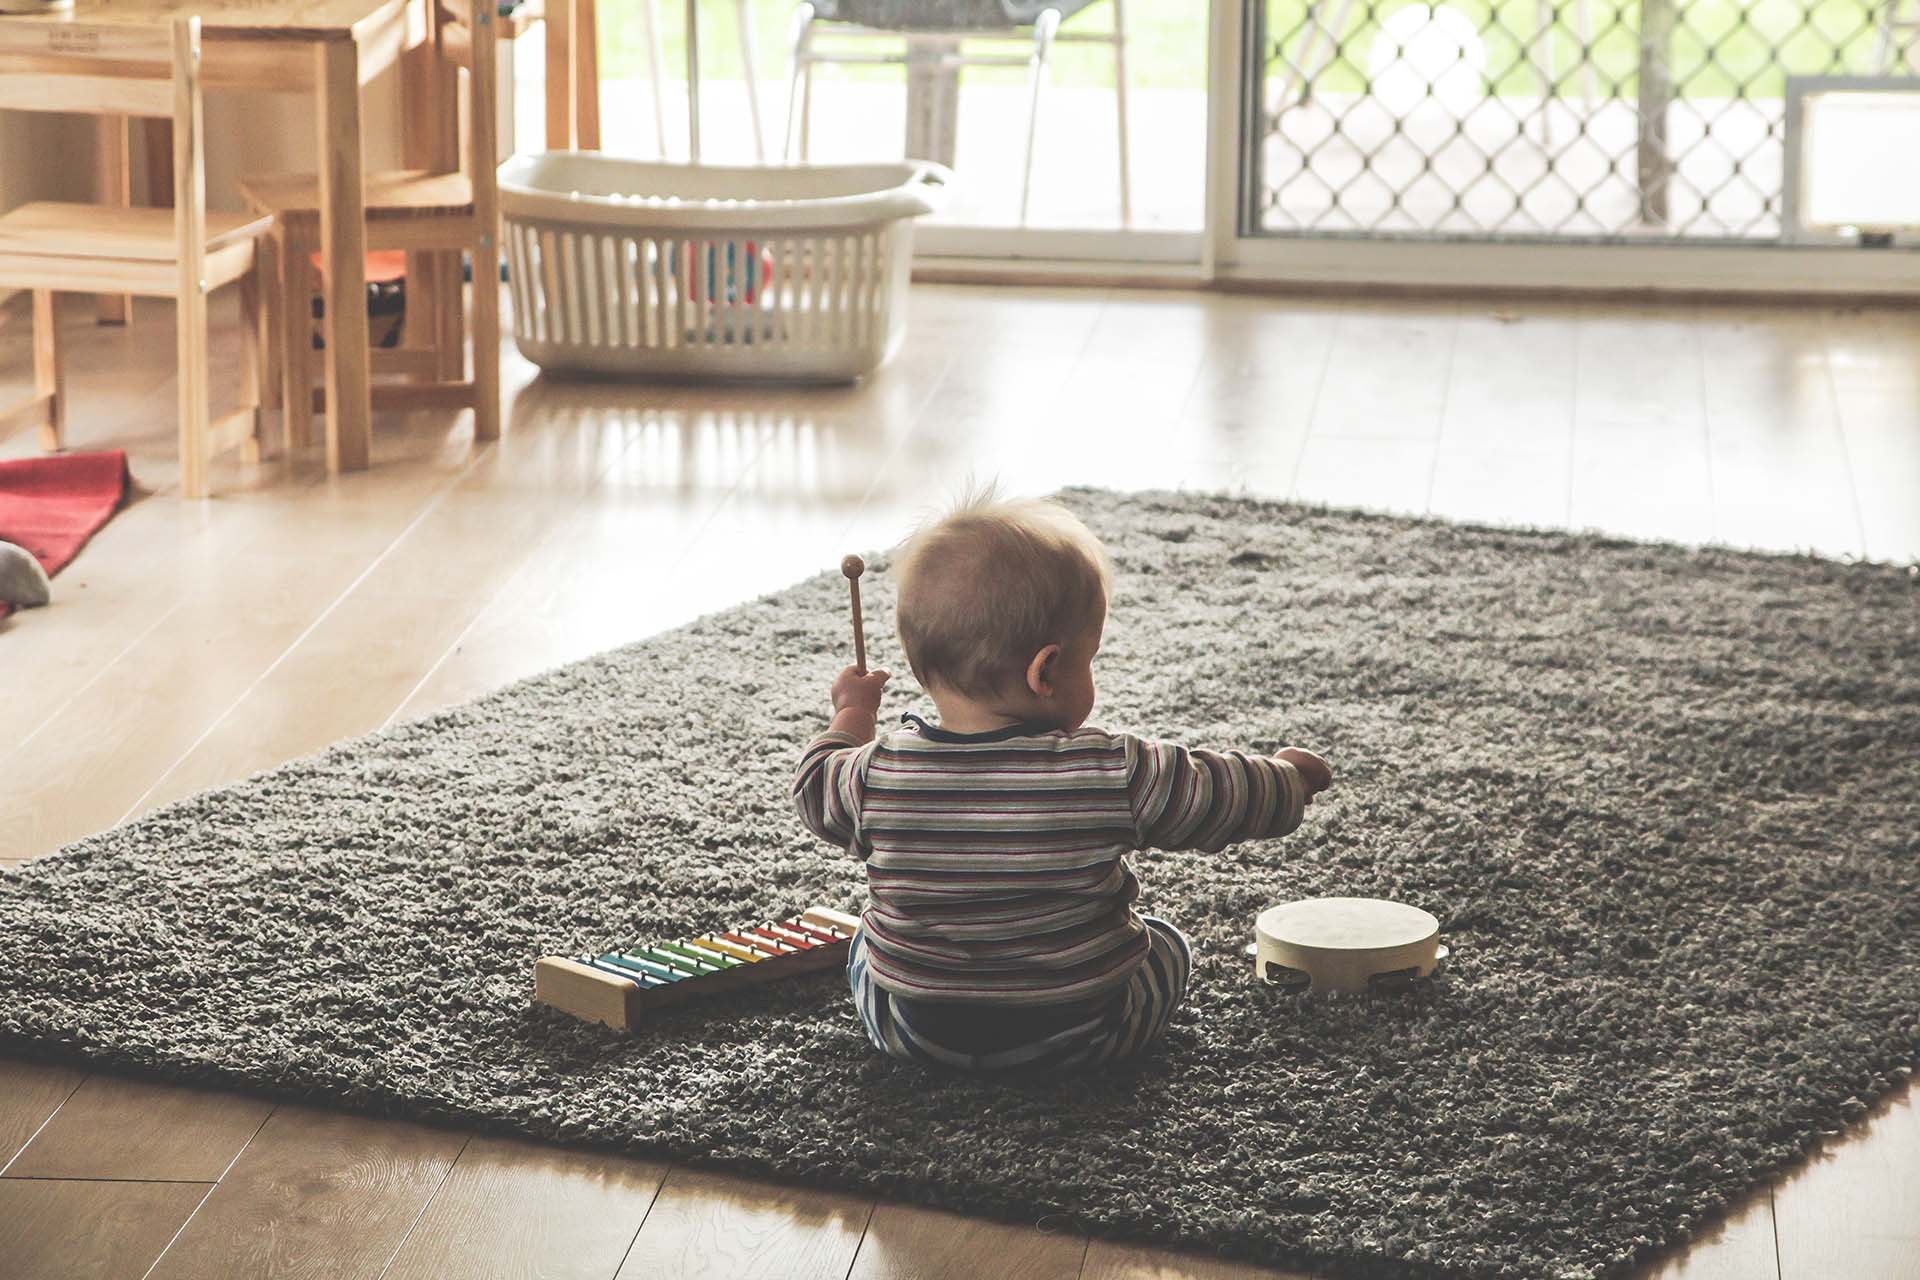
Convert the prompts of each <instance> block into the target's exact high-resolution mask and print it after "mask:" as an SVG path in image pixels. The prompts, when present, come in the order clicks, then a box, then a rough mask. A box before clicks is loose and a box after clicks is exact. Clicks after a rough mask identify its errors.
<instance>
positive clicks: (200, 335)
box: [176, 290, 213, 499]
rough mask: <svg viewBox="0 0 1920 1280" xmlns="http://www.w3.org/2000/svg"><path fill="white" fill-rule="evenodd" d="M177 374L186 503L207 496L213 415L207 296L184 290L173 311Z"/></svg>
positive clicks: (181, 477)
mask: <svg viewBox="0 0 1920 1280" xmlns="http://www.w3.org/2000/svg"><path fill="white" fill-rule="evenodd" d="M176 312H177V327H178V329H179V333H178V335H177V336H178V341H179V348H180V371H179V374H178V378H177V381H178V383H179V387H180V491H181V493H182V494H184V495H185V496H186V497H187V498H189V499H199V498H204V497H206V496H207V470H208V465H209V463H210V462H211V460H212V459H211V457H210V454H211V452H212V451H211V449H210V447H209V446H210V444H211V440H210V439H209V434H210V432H211V428H212V425H213V417H212V414H211V413H210V412H209V410H208V405H207V381H208V378H207V295H206V293H205V292H203V291H200V290H193V291H192V292H186V291H184V290H183V292H182V296H181V298H180V304H179V306H178V307H177V308H176Z"/></svg>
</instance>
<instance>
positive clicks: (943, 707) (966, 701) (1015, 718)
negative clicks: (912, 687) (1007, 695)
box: [931, 689, 1035, 733]
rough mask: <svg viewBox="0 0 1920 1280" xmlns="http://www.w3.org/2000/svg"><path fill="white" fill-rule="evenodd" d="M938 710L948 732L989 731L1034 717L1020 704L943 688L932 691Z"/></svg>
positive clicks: (1028, 722) (1023, 722) (1031, 719)
mask: <svg viewBox="0 0 1920 1280" xmlns="http://www.w3.org/2000/svg"><path fill="white" fill-rule="evenodd" d="M931 696H932V698H933V707H934V710H935V711H938V712H939V713H940V727H941V728H942V729H945V730H946V731H947V732H949V733H991V732H993V731H994V730H995V729H1004V728H1006V727H1007V726H1008V725H1015V724H1031V723H1033V721H1034V719H1035V717H1034V716H1033V715H1032V714H1031V713H1023V709H1022V708H1018V707H1010V706H1004V705H997V704H995V703H991V702H985V701H982V700H980V699H978V698H969V697H967V696H966V695H965V694H960V693H954V692H952V691H950V690H946V689H942V690H941V691H940V692H939V693H935V694H932V695H931Z"/></svg>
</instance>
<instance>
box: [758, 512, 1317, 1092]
mask: <svg viewBox="0 0 1920 1280" xmlns="http://www.w3.org/2000/svg"><path fill="white" fill-rule="evenodd" d="M895 576H896V579H897V581H898V583H899V600H898V605H897V616H898V622H899V631H900V646H901V648H902V649H903V650H905V652H906V655H907V662H908V664H909V665H910V666H911V667H912V668H913V674H914V675H915V677H917V678H918V679H919V681H920V684H921V687H922V688H924V689H925V690H926V691H927V694H928V695H929V696H930V697H931V698H932V699H933V705H934V707H935V708H936V709H937V710H938V712H939V719H938V723H930V722H928V721H926V720H923V719H921V718H920V717H918V716H915V715H907V716H904V717H902V721H903V727H901V728H899V729H895V730H892V731H891V732H889V733H887V734H885V735H883V736H881V737H878V738H876V737H875V736H874V717H875V715H876V713H877V712H878V710H879V707H880V696H881V691H882V689H883V688H884V687H885V685H886V683H887V678H888V673H887V672H885V671H872V672H869V673H868V674H866V675H861V674H859V673H858V672H857V671H856V670H855V669H854V668H852V667H848V668H847V669H846V670H844V671H842V672H841V673H840V675H839V677H838V678H837V679H836V680H835V681H834V682H833V709H834V714H833V722H832V724H831V725H830V726H828V728H827V730H826V732H824V733H822V734H821V735H820V736H819V737H818V738H816V739H814V741H813V742H812V744H811V745H809V746H808V747H807V750H806V753H805V754H804V755H803V756H802V757H801V759H800V768H799V772H798V774H797V775H796V776H795V778H794V783H793V795H794V801H795V803H796V804H797V805H798V806H799V809H800V814H801V817H802V818H804V819H805V821H806V824H807V826H808V827H809V828H811V829H812V830H813V831H814V832H815V833H816V834H817V835H819V836H820V837H821V838H823V839H826V840H830V841H832V842H833V843H835V844H838V845H844V846H846V847H847V849H848V850H849V851H850V852H852V853H853V854H854V855H855V856H857V857H859V858H862V859H864V860H865V861H866V864H867V882H868V886H869V888H870V890H871V892H872V899H873V902H872V905H871V906H869V907H868V908H867V910H866V914H865V916H864V917H863V919H862V922H861V927H860V932H859V934H858V935H857V936H856V937H855V939H854V942H853V947H852V949H851V951H850V952H849V955H848V959H847V980H848V982H849V984H850V985H851V986H852V988H853V998H854V1004H855V1006H856V1007H857V1009H858V1010H859V1014H860V1019H861V1021H862V1022H863V1023H865V1025H866V1028H867V1034H868V1035H869V1036H870V1037H871V1038H872V1040H873V1043H874V1045H875V1046H876V1047H877V1048H879V1049H880V1050H882V1051H883V1052H885V1053H888V1054H890V1055H892V1056H893V1057H896V1058H900V1059H903V1060H905V1061H908V1062H917V1063H921V1064H925V1065H943V1066H947V1067H954V1068H959V1069H962V1070H968V1071H976V1072H982V1073H994V1072H1006V1071H1020V1072H1023V1073H1024V1072H1043V1073H1051V1072H1062V1071H1070V1070H1075V1069H1079V1068H1085V1067H1092V1066H1096V1065H1099V1064H1102V1063H1108V1062H1115V1061H1119V1060H1121V1059H1124V1058H1129V1057H1132V1056H1133V1055H1135V1054H1137V1053H1139V1052H1140V1051H1141V1050H1142V1049H1144V1048H1146V1047H1147V1046H1148V1045H1150V1044H1152V1043H1153V1042H1154V1040H1156V1039H1157V1038H1158V1037H1159V1036H1160V1034H1161V1033H1162V1032H1163V1031H1165V1030H1166V1026H1167V1022H1168V1020H1169V1019H1170V1018H1171V1017H1172V1015H1173V1011H1174V1009H1175V1008H1176V1007H1178V1005H1179V1004H1180V1001H1181V999H1182V998H1183V997H1184V996H1185V994H1186V990H1187V976H1188V973H1189V972H1190V969H1191V954H1190V951H1189V947H1188V943H1187V939H1186V937H1185V935H1183V934H1182V933H1181V932H1180V931H1179V930H1178V929H1176V928H1174V927H1173V926H1172V925H1171V924H1168V923H1167V922H1166V921H1164V920H1159V919H1156V918H1155V917H1153V916H1142V915H1140V914H1138V913H1137V912H1136V911H1135V910H1134V902H1135V900H1136V899H1137V898H1138V897H1139V895H1140V882H1139V880H1138V879H1136V878H1135V876H1134V872H1133V868H1132V867H1131V866H1130V865H1129V864H1128V859H1127V856H1126V855H1127V854H1128V853H1129V852H1130V851H1132V850H1135V849H1147V848H1158V849H1204V850H1207V851H1209V852H1212V851H1215V850H1218V849H1221V848H1223V847H1225V846H1226V845H1228V844H1232V843H1234V842H1235V841H1239V840H1253V839H1258V838H1260V837H1263V836H1277V835H1284V834H1286V833H1287V832H1289V831H1292V830H1293V829H1294V828H1295V827H1296V826H1298V825H1299V824H1300V818H1301V814H1302V811H1303V810H1304V809H1305V808H1306V805H1307V802H1308V801H1309V800H1310V799H1312V797H1313V796H1314V795H1316V794H1317V793H1319V792H1321V791H1324V790H1326V789H1327V787H1328V786H1329V785H1331V783H1332V781H1333V775H1332V772H1331V770H1330V769H1329V768H1328V766H1327V763H1326V761H1324V760H1322V759H1321V758H1320V757H1319V756H1316V755H1314V754H1313V753H1312V752H1310V751H1302V750H1300V749H1298V748H1294V747H1289V748H1287V749H1285V750H1283V751H1280V752H1278V753H1277V754H1276V755H1273V756H1261V755H1252V754H1248V753H1246V752H1241V751H1228V752H1213V751H1202V750H1196V749H1189V748H1187V747H1183V746H1180V745H1178V744H1176V743H1171V742H1155V741H1149V740H1146V739H1142V738H1137V737H1134V736H1132V735H1130V734H1124V733H1108V732H1106V731H1104V730H1100V729H1091V728H1084V727H1082V726H1083V725H1084V724H1085V723H1086V719H1087V716H1088V715H1089V714H1090V713H1091V712H1092V710H1093V698H1094V691H1093V659H1094V655H1095V654H1096V653H1098V652H1099V649H1100V637H1101V633H1102V631H1103V630H1104V629H1105V625H1106V618H1107V594H1108V587H1109V583H1110V581H1111V569H1110V566H1109V563H1108V560H1107V556H1106V551H1105V549H1104V548H1102V547H1101V545H1100V542H1099V539H1097V538H1095V537H1094V536H1093V534H1092V532H1091V531H1089V530H1088V529H1087V527H1086V526H1085V525H1083V524H1082V523H1080V521H1079V520H1078V519H1077V518H1075V517H1074V515H1073V514H1072V513H1071V512H1069V511H1068V510H1067V509H1066V508H1064V507H1062V506H1060V505H1058V504H1057V503H1053V502H1046V501H999V500H996V499H995V498H994V497H993V495H992V494H991V493H988V494H984V495H980V496H976V497H973V498H969V499H967V500H965V501H963V502H962V503H961V504H960V506H959V507H958V508H957V509H956V510H954V511H953V512H952V513H950V514H949V515H947V516H945V517H944V518H942V519H939V520H936V521H934V522H932V523H930V524H928V525H926V526H924V527H923V528H921V529H920V530H919V531H918V532H916V533H915V534H914V535H913V536H912V537H911V538H909V539H908V540H907V542H906V543H905V544H904V546H903V547H902V548H901V550H900V554H899V556H898V558H897V560H896V562H895Z"/></svg>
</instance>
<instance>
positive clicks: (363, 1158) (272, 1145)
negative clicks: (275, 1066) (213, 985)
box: [150, 1106, 467, 1280]
mask: <svg viewBox="0 0 1920 1280" xmlns="http://www.w3.org/2000/svg"><path fill="white" fill-rule="evenodd" d="M466 1142H467V1138H466V1136H465V1135H463V1134H458V1133H453V1132H449V1131H447V1130H442V1129H429V1128H426V1127H424V1126H422V1125H415V1124H403V1123H397V1122H392V1121H381V1120H374V1119H368V1118H364V1117H360V1116H348V1115H339V1114H335V1113H333V1112H328V1111H317V1110H311V1109H309V1108H305V1107H290V1106H289V1107H281V1108H279V1109H278V1110H276V1111H275V1112H274V1113H273V1115H272V1117H271V1118H269V1120H268V1121H267V1123H266V1124H265V1125H263V1126H261V1129H260V1132H259V1133H258V1134H257V1135H256V1136H255V1137H254V1140H253V1141H252V1142H251V1143H249V1144H248V1146H247V1149H246V1151H245V1152H244V1153H243V1154H242V1155H241V1157H240V1159H238V1160H236V1161H235V1162H234V1164H233V1167H232V1168H231V1169H229V1170H228V1171H227V1174H226V1176H225V1177H224V1178H222V1179H221V1180H220V1184H219V1185H218V1186H217V1187H215V1188H214V1190H213V1193H212V1194H211V1195H209V1196H208V1197H207V1199H206V1203H205V1204H203V1205H201V1206H200V1208H199V1210H198V1211H197V1212H196V1213H195V1214H194V1215H193V1217H192V1218H191V1219H189V1220H188V1221H187V1224H186V1226H185V1227H184V1228H182V1229H181V1231H180V1235H179V1237H178V1238H177V1239H175V1240H174V1242H173V1244H172V1245H171V1246H170V1247H169V1248H168V1249H167V1251H166V1252H165V1253H164V1254H162V1255H161V1257H160V1260H159V1262H158V1263H156V1264H155V1265H154V1268H153V1270H152V1272H151V1273H150V1275H151V1277H152V1280H199V1278H200V1277H205V1276H268V1275H271V1276H284V1277H289V1278H293V1277H313V1278H314V1280H338V1278H339V1277H348V1276H376V1275H379V1274H380V1272H381V1271H382V1270H383V1269H384V1268H385V1267H386V1265H387V1263H388V1262H389V1261H391V1260H392V1258H393V1256H394V1253H395V1251H397V1250H398V1249H399V1248H400V1245H401V1243H402V1242H403V1241H404V1240H405V1239H406V1237H407V1233H408V1232H409V1231H410V1230H411V1229H412V1227H413V1225H414V1223H415V1221H416V1220H417V1219H418V1218H419V1217H420V1214H421V1211H422V1210H424V1209H425V1208H426V1207H427V1202H428V1201H430V1200H431V1199H432V1198H433V1195H434V1192H435V1191H437V1190H438V1189H439V1187H440V1184H441V1183H442V1182H443V1181H445V1179H446V1176H447V1173H448V1171H449V1170H450V1169H452V1168H453V1162H454V1158H455V1157H456V1156H458V1155H459V1154H460V1149H461V1147H463V1146H464V1145H465V1144H466Z"/></svg>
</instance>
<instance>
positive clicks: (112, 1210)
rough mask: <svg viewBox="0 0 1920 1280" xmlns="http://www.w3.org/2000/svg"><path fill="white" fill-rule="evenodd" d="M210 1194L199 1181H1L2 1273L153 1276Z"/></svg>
mask: <svg viewBox="0 0 1920 1280" xmlns="http://www.w3.org/2000/svg"><path fill="white" fill-rule="evenodd" d="M207 1191H208V1187H206V1186H205V1185H203V1184H200V1183H193V1182H87V1181H68V1180H62V1181H46V1180H40V1179H30V1178H18V1179H12V1178H9V1179H0V1276H5V1277H7V1280H96V1278H97V1280H132V1278H136V1277H139V1276H142V1275H145V1274H146V1272H147V1268H148V1266H149V1265H150V1264H151V1263H152V1262H153V1260H154V1259H155V1258H157V1257H159V1256H160V1251H161V1250H162V1249H164V1248H166V1247H167V1241H169V1240H171V1239H173V1236H174V1233H175V1232H177V1231H178V1230H179V1229H180V1224H181V1223H183V1222H185V1221H186V1220H187V1218H188V1216H189V1215H190V1214H192V1213H193V1210H194V1207H195V1206H196V1205H198V1204H199V1203H200V1202H201V1200H202V1199H204V1198H205V1197H206V1194H207Z"/></svg>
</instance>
